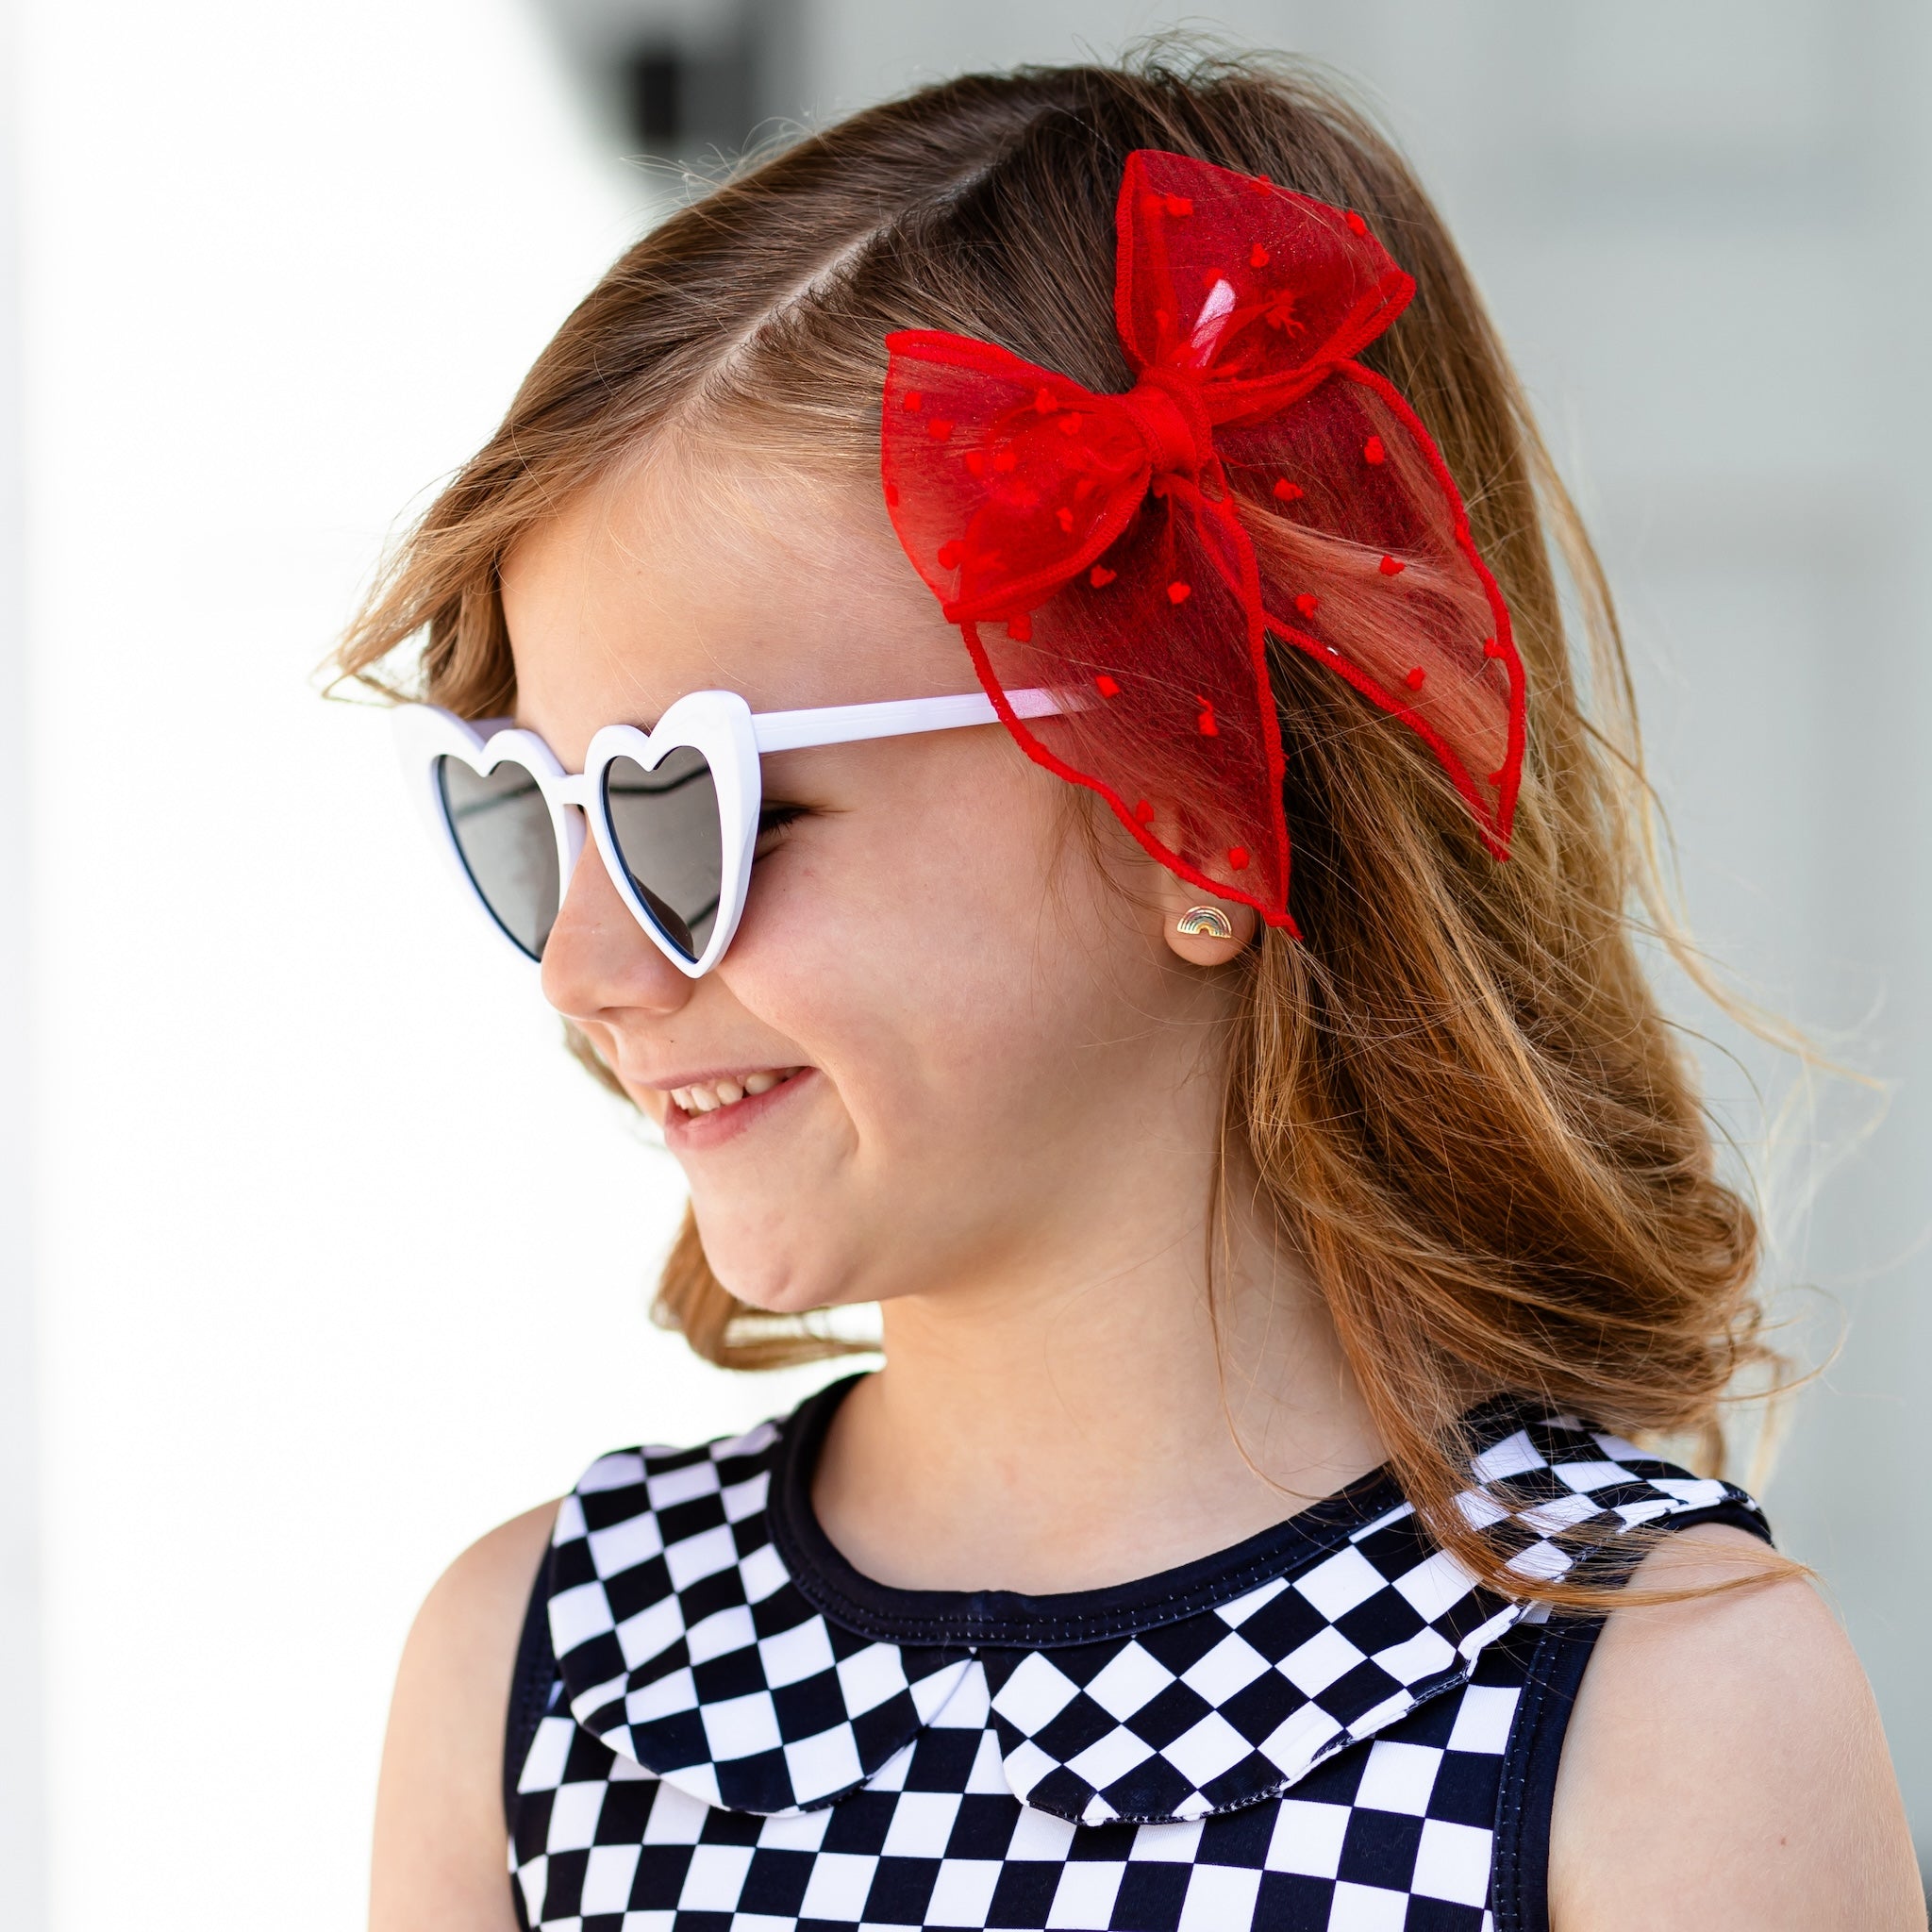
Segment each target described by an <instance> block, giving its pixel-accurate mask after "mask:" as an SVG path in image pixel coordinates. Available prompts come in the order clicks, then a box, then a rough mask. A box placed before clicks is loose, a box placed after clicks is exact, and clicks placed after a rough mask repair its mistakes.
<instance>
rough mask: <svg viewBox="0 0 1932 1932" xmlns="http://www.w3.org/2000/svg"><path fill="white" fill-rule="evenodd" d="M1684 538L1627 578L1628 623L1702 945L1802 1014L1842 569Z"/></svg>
mask: <svg viewBox="0 0 1932 1932" xmlns="http://www.w3.org/2000/svg"><path fill="white" fill-rule="evenodd" d="M1674 534H1675V533H1674V532H1670V531H1664V532H1657V533H1653V535H1652V538H1651V540H1650V541H1649V542H1648V543H1647V544H1646V545H1645V546H1644V548H1646V549H1647V550H1648V551H1649V553H1650V554H1649V556H1648V558H1647V559H1646V563H1645V566H1644V568H1643V569H1642V570H1641V573H1636V572H1632V573H1628V574H1626V575H1630V576H1634V577H1635V578H1636V579H1637V581H1638V584H1639V585H1640V588H1639V590H1638V591H1636V592H1635V593H1634V594H1633V596H1632V597H1631V598H1630V599H1629V600H1627V602H1628V604H1629V608H1627V609H1626V612H1625V616H1626V621H1627V623H1628V625H1629V628H1630V630H1631V633H1632V656H1633V658H1634V660H1635V669H1636V674H1637V677H1638V682H1639V694H1640V701H1641V711H1642V715H1643V717H1644V721H1645V725H1646V732H1645V738H1646V747H1645V748H1646V751H1647V753H1648V756H1649V759H1650V763H1651V766H1652V769H1653V770H1654V771H1655V772H1656V773H1657V774H1658V790H1659V792H1660V794H1661V797H1662V800H1663V803H1664V806H1665V808H1666V809H1667V811H1668V812H1669V815H1670V819H1671V824H1672V828H1673V830H1674V833H1675V835H1676V838H1677V841H1678V842H1679V845H1680V847H1681V849H1682V852H1683V855H1684V866H1685V884H1686V888H1687V890H1688V891H1689V893H1690V895H1691V898H1692V900H1693V901H1694V903H1695V905H1696V907H1697V909H1698V922H1697V924H1698V933H1699V937H1700V939H1701V940H1702V941H1705V942H1706V943H1707V944H1708V945H1709V946H1710V948H1711V949H1712V951H1713V952H1715V953H1716V954H1717V955H1718V956H1719V957H1721V958H1724V959H1726V960H1728V961H1730V962H1732V963H1733V964H1734V965H1735V966H1736V967H1737V968H1738V969H1739V970H1740V971H1741V972H1742V973H1744V974H1747V975H1748V976H1750V977H1751V978H1752V979H1753V980H1754V981H1755V982H1756V983H1757V984H1758V985H1760V986H1763V987H1764V988H1765V989H1766V991H1767V992H1768V993H1769V994H1770V996H1772V997H1774V998H1777V999H1780V1000H1784V1001H1789V1000H1790V998H1791V997H1792V996H1793V995H1794V994H1796V993H1797V992H1798V991H1799V990H1800V989H1799V987H1798V985H1797V984H1796V978H1797V974H1798V973H1799V971H1800V970H1801V968H1802V965H1803V959H1802V957H1801V956H1802V954H1803V953H1805V952H1808V951H1809V950H1810V935H1809V934H1808V933H1807V932H1806V931H1805V925H1806V924H1807V918H1808V913H1809V909H1810V908H1812V907H1813V906H1814V905H1815V904H1816V903H1817V900H1818V898H1819V895H1820V893H1821V891H1823V890H1824V883H1825V879H1826V875H1827V873H1828V870H1829V868H1830V866H1831V864H1832V862H1833V860H1834V857H1835V852H1834V847H1835V837H1834V835H1835V832H1836V830H1837V828H1836V827H1835V826H1834V825H1833V824H1832V823H1831V821H1830V818H1829V817H1828V816H1827V815H1826V814H1825V813H1824V812H1822V811H1821V810H1820V809H1819V794H1820V792H1821V791H1822V789H1823V784H1822V780H1823V777H1824V773H1825V772H1826V771H1828V769H1829V761H1830V759H1831V758H1832V755H1833V752H1834V750H1835V745H1834V738H1833V733H1832V731H1831V728H1830V717H1829V713H1830V709H1831V701H1832V698H1833V696H1834V692H1833V690H1832V685H1833V681H1834V678H1835V677H1836V675H1837V667H1836V666H1835V665H1833V664H1832V662H1831V661H1830V660H1829V659H1828V658H1826V657H1825V656H1824V654H1823V653H1822V652H1821V651H1820V650H1819V649H1818V648H1817V644H1818V641H1819V640H1820V639H1821V638H1824V637H1827V636H1829V635H1830V634H1831V630H1832V616H1833V608H1834V605H1835V603H1836V591H1837V563H1836V560H1835V559H1834V558H1831V557H1830V556H1829V555H1825V554H1822V553H1821V551H1820V549H1819V548H1818V547H1817V546H1815V545H1807V544H1804V543H1790V542H1788V543H1787V544H1786V545H1785V546H1784V547H1783V548H1782V550H1781V551H1778V552H1775V553H1774V554H1767V553H1766V552H1765V551H1764V550H1763V549H1762V548H1760V547H1759V546H1757V545H1755V544H1752V545H1749V546H1748V547H1746V546H1740V545H1735V544H1734V545H1724V544H1722V543H1718V542H1712V541H1708V532H1707V531H1706V532H1704V533H1703V534H1704V536H1705V538H1706V541H1702V542H1692V543H1689V544H1686V543H1679V542H1675V541H1672V539H1673V536H1674ZM1659 553H1661V554H1659ZM1794 938H1795V939H1797V940H1798V941H1800V943H1799V945H1798V946H1797V947H1795V948H1794V946H1793V940H1794Z"/></svg>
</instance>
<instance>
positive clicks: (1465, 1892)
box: [510, 1416, 1753, 1932]
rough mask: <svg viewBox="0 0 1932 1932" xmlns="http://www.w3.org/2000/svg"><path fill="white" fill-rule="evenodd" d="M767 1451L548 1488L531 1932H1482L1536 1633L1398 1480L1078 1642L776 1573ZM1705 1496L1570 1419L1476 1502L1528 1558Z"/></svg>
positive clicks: (1530, 1613) (730, 1446)
mask: <svg viewBox="0 0 1932 1932" xmlns="http://www.w3.org/2000/svg"><path fill="white" fill-rule="evenodd" d="M786 1448H787V1425H777V1424H766V1425H764V1426H762V1427H761V1428H759V1429H758V1430H755V1431H754V1432H753V1433H752V1434H751V1435H749V1436H747V1437H743V1438H741V1439H739V1440H737V1441H728V1442H721V1443H716V1444H712V1445H709V1446H708V1447H707V1448H704V1449H699V1450H688V1451H658V1450H645V1451H629V1452H625V1453H624V1454H621V1455H618V1456H612V1457H604V1458H603V1459H602V1460H601V1461H600V1462H598V1463H597V1464H595V1465H594V1466H593V1467H592V1469H591V1471H590V1473H589V1474H587V1475H586V1477H585V1479H584V1481H583V1482H582V1483H581V1484H580V1485H579V1486H578V1488H577V1490H576V1491H575V1492H574V1494H573V1496H572V1498H571V1499H570V1501H569V1503H568V1504H567V1505H566V1507H564V1509H563V1510H562V1512H561V1513H560V1515H559V1518H558V1527H557V1531H556V1536H555V1540H554V1543H553V1548H552V1553H551V1558H550V1565H549V1574H548V1577H547V1579H546V1582H545V1583H544V1585H543V1586H542V1587H543V1588H544V1589H545V1590H546V1591H547V1592H548V1605H549V1617H550V1631H551V1641H552V1649H553V1651H554V1654H555V1656H554V1662H555V1668H556V1673H557V1682H556V1686H555V1690H554V1692H553V1699H552V1704H551V1707H550V1709H549V1712H548V1714H547V1715H546V1716H544V1717H543V1719H542V1720H541V1724H539V1725H538V1727H537V1730H536V1734H535V1737H534V1739H533V1740H532V1741H531V1743H530V1745H529V1749H528V1752H527V1754H526V1756H525V1758H524V1761H523V1764H522V1769H521V1773H520V1774H519V1776H518V1778H517V1786H516V1793H515V1798H514V1802H513V1805H512V1807H511V1842H510V1869H511V1874H512V1879H513V1888H514V1894H515V1899H516V1905H517V1909H518V1912H519V1915H520V1920H521V1923H522V1924H525V1926H526V1927H529V1928H533V1932H873V1928H880V1932H883V1928H889V1927H891V1928H899V1927H911V1926H978V1927H989V1928H991V1927H999V1928H1011V1932H1034V1928H1037V1932H1045V1928H1048V1927H1059V1926H1068V1927H1096V1928H1098V1927H1118V1928H1132V1932H1240V1928H1242V1927H1257V1928H1258V1927H1266V1928H1283V1932H1288V1928H1293V1932H1317V1928H1322V1932H1491V1928H1492V1926H1493V1924H1494V1922H1493V1920H1492V1918H1491V1911H1490V1896H1491V1885H1492V1872H1491V1866H1492V1864H1493V1862H1494V1845H1495V1840H1494V1833H1495V1829H1496V1824H1497V1809H1498V1798H1499V1794H1500V1792H1501V1790H1502V1789H1503V1783H1504V1775H1505V1769H1506V1765H1507V1761H1508V1757H1509V1752H1510V1749H1511V1740H1512V1736H1513V1726H1514V1723H1515V1718H1516V1713H1517V1709H1518V1704H1519V1699H1520V1698H1521V1697H1522V1695H1523V1692H1524V1685H1525V1682H1526V1681H1527V1679H1528V1675H1529V1671H1530V1665H1531V1659H1532V1658H1533V1657H1534V1655H1535V1652H1536V1646H1537V1645H1538V1643H1539V1642H1540V1641H1542V1639H1543V1636H1544V1625H1543V1624H1542V1621H1541V1613H1540V1612H1538V1611H1536V1610H1534V1609H1526V1608H1525V1607H1524V1606H1522V1605H1520V1604H1517V1603H1513V1602H1509V1601H1507V1600H1506V1599H1504V1598H1501V1597H1497V1596H1493V1595H1491V1594H1490V1593H1489V1592H1487V1591H1483V1590H1481V1589H1479V1588H1477V1587H1475V1586H1474V1584H1473V1583H1472V1581H1471V1580H1470V1579H1469V1577H1468V1576H1467V1574H1465V1573H1463V1572H1462V1571H1461V1570H1460V1569H1459V1568H1458V1567H1457V1566H1455V1565H1454V1564H1453V1563H1451V1562H1450V1561H1449V1560H1448V1559H1447V1558H1446V1557H1444V1556H1443V1554H1442V1553H1441V1551H1439V1550H1435V1549H1433V1548H1432V1547H1431V1546H1430V1545H1429V1543H1428V1541H1427V1539H1426V1537H1425V1536H1424V1533H1423V1531H1422V1529H1421V1527H1420V1524H1418V1522H1417V1520H1416V1518H1415V1516H1414V1514H1413V1512H1412V1511H1410V1510H1408V1509H1407V1507H1403V1506H1400V1505H1399V1504H1398V1505H1395V1506H1394V1507H1386V1506H1387V1503H1388V1498H1387V1497H1386V1495H1385V1496H1384V1497H1383V1498H1382V1502H1383V1504H1384V1506H1385V1507H1379V1508H1377V1509H1375V1510H1374V1511H1373V1512H1365V1514H1366V1515H1367V1520H1362V1521H1357V1522H1350V1521H1348V1520H1346V1519H1345V1518H1343V1519H1340V1520H1338V1521H1336V1522H1334V1523H1332V1524H1326V1525H1324V1534H1323V1537H1322V1538H1321V1539H1319V1540H1318V1547H1316V1548H1315V1549H1314V1551H1313V1553H1312V1554H1310V1555H1307V1557H1305V1559H1304V1560H1302V1561H1301V1562H1300V1563H1299V1564H1298V1565H1296V1566H1295V1567H1293V1568H1292V1569H1291V1571H1289V1572H1288V1573H1286V1574H1279V1575H1274V1576H1270V1577H1268V1578H1266V1579H1265V1580H1264V1581H1262V1582H1260V1583H1259V1584H1253V1583H1252V1582H1250V1581H1249V1580H1248V1579H1246V1578H1245V1577H1242V1578H1241V1579H1239V1580H1240V1581H1241V1584H1242V1587H1241V1588H1240V1589H1239V1590H1237V1591H1230V1592H1229V1593H1228V1594H1227V1597H1226V1600H1225V1601H1222V1602H1210V1603H1208V1605H1207V1607H1198V1606H1197V1601H1196V1599H1195V1598H1194V1597H1192V1596H1191V1597H1190V1599H1189V1605H1188V1607H1187V1608H1186V1611H1185V1613H1184V1614H1181V1615H1177V1616H1176V1615H1173V1614H1171V1613H1168V1614H1163V1611H1162V1605H1163V1604H1164V1603H1168V1602H1171V1599H1169V1598H1164V1597H1163V1595H1162V1593H1161V1592H1159V1591H1149V1592H1148V1595H1147V1599H1146V1607H1145V1609H1144V1611H1142V1612H1141V1613H1138V1614H1136V1615H1134V1616H1132V1617H1130V1618H1128V1619H1127V1620H1126V1622H1127V1624H1130V1625H1131V1627H1124V1628H1121V1629H1119V1630H1117V1631H1114V1632H1112V1633H1111V1634H1109V1635H1108V1637H1107V1638H1105V1639H1104V1640H1102V1641H1085V1642H1068V1641H1060V1640H1061V1639H1062V1638H1063V1635H1064V1632H1065V1630H1066V1629H1067V1628H1068V1627H1070V1626H1069V1624H1068V1623H1067V1621H1066V1620H1065V1618H1064V1616H1062V1617H1061V1618H1060V1619H1058V1620H1056V1619H1053V1618H1046V1617H1042V1619H1041V1638H1040V1641H1018V1642H1016V1641H1008V1637H1009V1636H1010V1634H1011V1633H1010V1632H1003V1633H1002V1635H1001V1641H999V1642H998V1643H987V1642H978V1641H972V1640H973V1632H972V1631H971V1630H970V1629H967V1628H965V1627H960V1628H958V1629H949V1628H947V1627H946V1626H945V1625H946V1620H945V1618H944V1617H942V1616H941V1617H937V1618H935V1619H932V1620H930V1621H931V1624H932V1627H931V1628H930V1629H929V1630H928V1631H926V1632H925V1633H924V1634H926V1635H929V1636H930V1637H931V1638H932V1640H933V1641H930V1642H926V1643H923V1644H921V1645H906V1644H903V1643H897V1642H891V1641H885V1640H884V1639H882V1638H881V1637H879V1636H878V1635H877V1634H876V1633H875V1632H868V1631H867V1630H866V1629H864V1628H862V1627H861V1628H853V1627H849V1626H850V1624H853V1623H855V1622H862V1619H858V1618H854V1617H851V1616H849V1615H846V1616H845V1620H844V1621H843V1622H841V1616H840V1615H834V1614H832V1612H831V1611H829V1610H827V1609H823V1608H820V1607H817V1606H816V1605H815V1604H814V1603H813V1602H812V1600H811V1596H810V1592H809V1590H808V1588H807V1587H805V1585H804V1584H803V1583H802V1581H801V1579H799V1578H794V1577H793V1576H792V1575H791V1574H790V1573H789V1571H788V1570H787V1568H786V1566H785V1564H784V1562H783V1561H782V1560H781V1558H780V1557H779V1555H778V1552H777V1547H776V1545H775V1544H774V1541H773V1537H772V1532H771V1526H770V1511H771V1508H772V1506H773V1491H772V1478H773V1476H774V1474H775V1473H776V1472H777V1471H778V1470H779V1469H780V1468H781V1467H782V1464H783V1459H784V1456H785V1453H786ZM1465 1507H1466V1508H1468V1509H1470V1510H1471V1511H1472V1512H1474V1513H1475V1514H1476V1515H1477V1516H1478V1517H1479V1519H1480V1520H1482V1521H1483V1522H1485V1523H1486V1524H1490V1525H1491V1526H1492V1528H1493V1529H1494V1531H1495V1532H1496V1534H1498V1535H1499V1536H1500V1537H1502V1538H1504V1539H1505V1541H1506V1542H1507V1545H1508V1546H1509V1547H1511V1548H1512V1549H1513V1550H1514V1552H1515V1553H1516V1557H1515V1559H1516V1561H1517V1562H1518V1564H1519V1567H1522V1568H1524V1569H1526V1570H1529V1571H1531V1572H1532V1574H1547V1573H1549V1572H1551V1571H1553V1570H1554V1569H1556V1568H1558V1567H1561V1568H1567V1567H1569V1566H1570V1565H1572V1564H1574V1563H1575V1562H1577V1561H1579V1560H1582V1559H1583V1558H1584V1557H1587V1556H1589V1555H1590V1554H1591V1553H1592V1552H1601V1551H1603V1550H1604V1549H1606V1548H1607V1547H1608V1546H1611V1545H1614V1543H1615V1542H1616V1541H1617V1540H1618V1539H1620V1538H1623V1537H1625V1536H1627V1535H1628V1534H1629V1532H1630V1531H1631V1530H1632V1529H1635V1528H1638V1527H1640V1526H1641V1525H1644V1524H1657V1523H1662V1522H1667V1521H1668V1520H1670V1519H1671V1518H1673V1517H1678V1516H1683V1515H1689V1514H1691V1513H1693V1512H1707V1511H1708V1510H1710V1509H1712V1508H1715V1507H1729V1508H1731V1509H1732V1510H1734V1511H1735V1510H1738V1509H1742V1510H1746V1511H1748V1510H1750V1509H1751V1508H1752V1507H1753V1506H1751V1505H1750V1504H1749V1503H1748V1500H1747V1499H1745V1498H1743V1497H1742V1496H1741V1495H1740V1492H1739V1491H1735V1490H1732V1489H1730V1488H1729V1487H1728V1486H1727V1485H1724V1484H1719V1483H1712V1482H1704V1481H1700V1480H1699V1479H1696V1478H1693V1477H1691V1476H1688V1475H1686V1474H1684V1473H1683V1472H1681V1471H1678V1470H1675V1469H1673V1468H1671V1467H1670V1466H1669V1465H1667V1464H1664V1463H1661V1462H1657V1461H1656V1460H1654V1459H1652V1458H1649V1457H1643V1456H1641V1455H1640V1454H1639V1453H1638V1452H1637V1451H1636V1450H1635V1449H1633V1448H1632V1447H1631V1446H1630V1445H1629V1444H1628V1443H1625V1442H1622V1441H1618V1440H1616V1439H1615V1438H1613V1437H1609V1436H1606V1435H1604V1434H1602V1433H1600V1432H1597V1431H1593V1430H1591V1429H1589V1428H1587V1427H1586V1426H1585V1425H1584V1424H1581V1423H1579V1422H1577V1421H1576V1420H1575V1419H1574V1418H1570V1417H1551V1418H1544V1419H1538V1420H1535V1421H1533V1422H1524V1420H1523V1419H1522V1418H1521V1417H1520V1416H1517V1417H1512V1418H1507V1420H1506V1422H1503V1423H1499V1424H1497V1426H1496V1427H1495V1428H1494V1429H1493V1430H1492V1431H1491V1434H1490V1436H1489V1439H1488V1440H1486V1441H1484V1442H1483V1443H1482V1446H1481V1448H1480V1451H1479V1453H1478V1454H1477V1456H1476V1457H1475V1459H1474V1480H1473V1482H1472V1485H1471V1489H1470V1491H1469V1494H1468V1496H1467V1498H1466V1499H1465ZM788 1546H789V1545H788ZM903 1594H905V1596H906V1600H907V1602H908V1604H912V1605H918V1604H921V1603H926V1602H932V1603H941V1602H944V1601H947V1600H944V1599H924V1598H922V1597H920V1596H919V1595H918V1594H917V1593H910V1592H908V1593H903ZM1209 1594H1210V1596H1211V1595H1212V1592H1211V1591H1210V1592H1209ZM1073 1601H1074V1600H1071V1599H1054V1600H1052V1602H1053V1604H1054V1605H1055V1606H1056V1607H1057V1608H1058V1609H1059V1610H1060V1611H1061V1612H1065V1611H1066V1610H1067V1609H1068V1608H1069V1607H1070V1606H1071V1604H1072V1603H1073ZM843 1614H844V1613H843V1612H841V1615H843Z"/></svg>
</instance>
